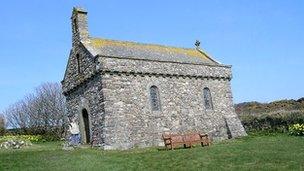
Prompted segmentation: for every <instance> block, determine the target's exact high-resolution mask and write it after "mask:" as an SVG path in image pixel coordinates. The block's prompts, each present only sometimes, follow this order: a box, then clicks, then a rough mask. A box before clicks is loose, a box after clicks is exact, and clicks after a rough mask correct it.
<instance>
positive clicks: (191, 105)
mask: <svg viewBox="0 0 304 171" xmlns="http://www.w3.org/2000/svg"><path fill="white" fill-rule="evenodd" d="M71 20H72V30H73V31H72V33H73V39H72V40H73V43H72V45H73V47H72V50H71V53H70V56H69V60H68V64H67V68H66V72H65V75H64V79H63V81H62V87H63V91H64V95H65V96H66V101H67V112H68V114H69V115H70V116H75V117H76V118H77V119H78V123H79V125H80V129H81V137H82V138H81V140H82V143H89V144H91V145H93V146H99V147H101V148H103V149H130V148H135V147H148V146H162V145H163V141H162V139H161V135H162V133H164V132H168V131H169V132H172V133H186V132H201V133H208V134H209V135H210V136H211V137H212V139H213V140H215V141H218V140H224V139H228V138H235V137H240V136H245V135H246V132H245V130H244V128H243V126H242V123H241V121H240V120H239V118H238V116H237V115H236V113H235V111H234V107H233V97H232V92H231V85H230V80H231V79H232V73H231V66H229V65H223V64H219V63H218V62H216V61H215V60H214V59H212V58H211V57H210V56H209V55H207V54H206V53H205V52H203V51H202V50H201V49H199V47H197V48H194V49H185V48H176V47H169V46H162V45H153V44H141V43H135V42H126V41H112V40H108V39H98V38H92V37H90V36H89V32H88V26H87V12H86V11H85V10H83V9H81V8H74V9H73V14H72V17H71ZM152 87H153V91H152ZM206 92H207V93H206ZM152 93H153V94H152Z"/></svg>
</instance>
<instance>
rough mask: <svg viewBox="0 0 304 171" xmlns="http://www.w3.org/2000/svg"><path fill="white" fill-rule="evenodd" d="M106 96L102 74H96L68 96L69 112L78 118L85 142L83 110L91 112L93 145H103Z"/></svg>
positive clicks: (90, 121)
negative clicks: (104, 95)
mask: <svg viewBox="0 0 304 171" xmlns="http://www.w3.org/2000/svg"><path fill="white" fill-rule="evenodd" d="M103 100H104V97H103V92H102V83H101V76H100V75H96V76H94V77H93V78H91V79H90V81H89V82H87V83H85V84H82V85H81V86H79V87H78V88H77V89H76V90H75V91H73V92H70V93H69V94H68V95H67V96H66V105H67V112H68V115H69V116H74V117H76V118H77V120H78V123H79V126H80V130H81V138H82V142H85V139H84V138H85V136H84V123H83V120H82V110H83V109H86V110H87V111H88V114H89V123H90V124H89V125H90V137H91V143H92V145H93V146H102V143H103V139H104V137H103V135H104V134H103V124H104V121H103V120H104V102H103Z"/></svg>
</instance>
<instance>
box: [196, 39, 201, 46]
mask: <svg viewBox="0 0 304 171" xmlns="http://www.w3.org/2000/svg"><path fill="white" fill-rule="evenodd" d="M200 44H201V42H200V41H199V40H196V42H195V46H196V48H199V47H200Z"/></svg>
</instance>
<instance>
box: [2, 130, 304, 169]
mask: <svg viewBox="0 0 304 171" xmlns="http://www.w3.org/2000/svg"><path fill="white" fill-rule="evenodd" d="M60 144H61V143H60V142H55V143H54V142H53V143H42V144H35V145H33V146H31V147H28V148H26V149H22V150H3V149H2V150H0V170H65V171H70V170H304V138H303V137H293V136H288V135H283V134H279V135H273V136H248V137H245V138H242V139H237V140H229V141H224V142H220V143H216V144H213V145H212V146H210V147H204V148H202V147H196V148H191V149H178V150H174V151H165V150H160V149H157V148H148V149H133V150H128V151H102V150H98V149H90V148H89V149H77V150H74V151H63V150H62V149H61V145H60Z"/></svg>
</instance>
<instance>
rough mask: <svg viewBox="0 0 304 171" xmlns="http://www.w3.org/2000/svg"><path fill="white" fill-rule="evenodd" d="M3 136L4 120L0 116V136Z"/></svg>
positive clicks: (2, 116)
mask: <svg viewBox="0 0 304 171" xmlns="http://www.w3.org/2000/svg"><path fill="white" fill-rule="evenodd" d="M4 134H5V118H4V115H2V114H0V136H1V135H4Z"/></svg>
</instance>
